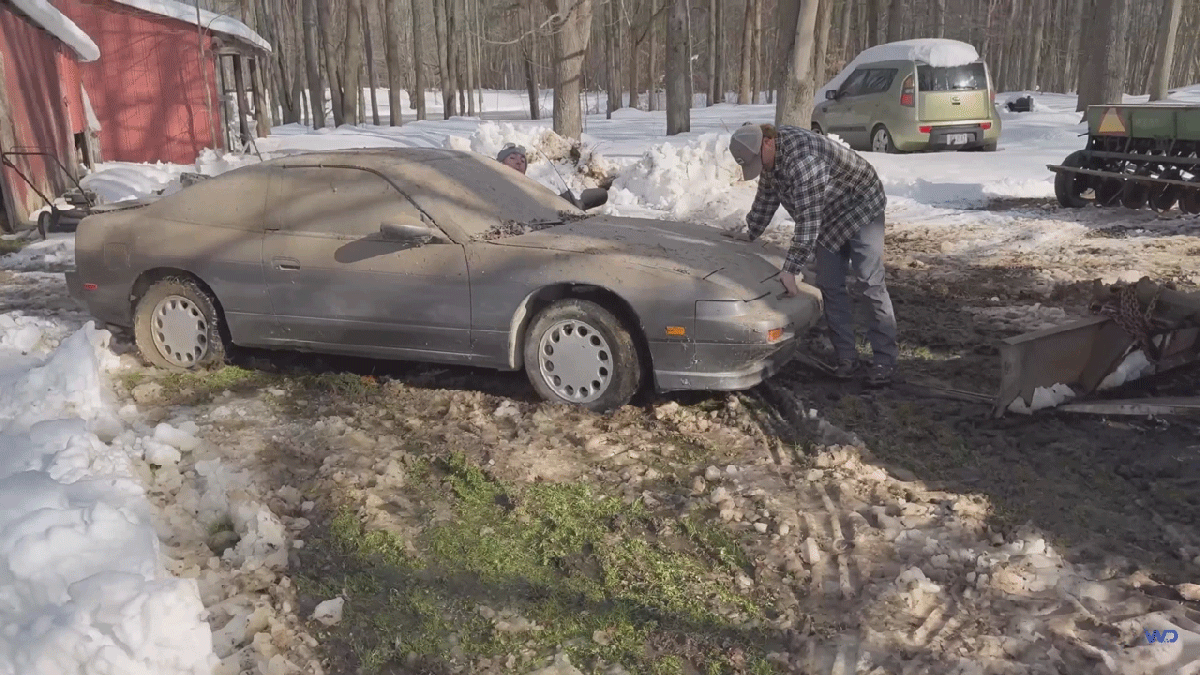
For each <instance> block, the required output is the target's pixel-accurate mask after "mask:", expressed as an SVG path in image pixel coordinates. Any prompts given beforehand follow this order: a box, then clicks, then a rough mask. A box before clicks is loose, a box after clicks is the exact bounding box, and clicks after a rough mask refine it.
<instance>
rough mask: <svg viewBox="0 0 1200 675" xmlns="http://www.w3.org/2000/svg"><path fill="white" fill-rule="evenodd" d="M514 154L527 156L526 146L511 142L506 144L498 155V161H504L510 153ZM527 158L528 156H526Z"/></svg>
mask: <svg viewBox="0 0 1200 675" xmlns="http://www.w3.org/2000/svg"><path fill="white" fill-rule="evenodd" d="M513 154H516V155H520V156H522V157H525V148H523V147H521V146H519V145H514V144H512V143H509V144H508V145H506V146H504V149H502V150H501V151H500V154H498V155H496V161H497V162H503V161H504V160H505V159H506V158H507V157H508V156H509V155H513ZM526 159H528V158H527V157H526Z"/></svg>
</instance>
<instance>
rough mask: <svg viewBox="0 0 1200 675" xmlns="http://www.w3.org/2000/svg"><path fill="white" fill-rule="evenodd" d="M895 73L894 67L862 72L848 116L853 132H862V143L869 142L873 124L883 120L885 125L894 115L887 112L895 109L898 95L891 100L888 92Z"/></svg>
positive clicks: (868, 144)
mask: <svg viewBox="0 0 1200 675" xmlns="http://www.w3.org/2000/svg"><path fill="white" fill-rule="evenodd" d="M896 73H897V69H896V68H871V69H869V70H867V71H866V72H865V73H864V74H863V78H862V81H861V82H860V83H859V86H858V89H857V91H856V92H855V95H854V99H853V100H854V103H853V105H851V107H850V111H849V114H848V118H849V119H850V124H851V125H853V127H854V129H855V134H862V136H861V137H862V140H863V143H865V144H866V145H867V146H870V144H871V132H872V131H873V130H874V127H875V124H876V123H878V122H883V123H884V125H885V126H886V125H887V123H888V122H890V121H891V120H892V118H894V117H895V115H894V114H889V111H893V110H895V109H896V107H897V105H896V104H898V103H899V97H897V98H896V99H894V100H893V99H892V98H891V96H890V94H889V93H888V92H889V91H890V90H891V88H892V82H893V80H895V79H896ZM892 126H893V127H894V126H895V125H892ZM895 132H896V130H895V129H894V128H893V129H891V133H893V134H894V133H895Z"/></svg>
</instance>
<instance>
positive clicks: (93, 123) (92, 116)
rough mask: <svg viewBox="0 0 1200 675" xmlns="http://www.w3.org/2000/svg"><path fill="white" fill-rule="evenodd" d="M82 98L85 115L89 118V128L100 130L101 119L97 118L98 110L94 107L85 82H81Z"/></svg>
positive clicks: (80, 91) (80, 92)
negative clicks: (84, 84)
mask: <svg viewBox="0 0 1200 675" xmlns="http://www.w3.org/2000/svg"><path fill="white" fill-rule="evenodd" d="M79 94H80V98H82V99H83V115H84V118H85V119H86V120H87V128H88V129H89V130H91V131H100V130H101V129H100V120H98V119H96V111H95V110H94V109H93V108H92V98H91V97H90V96H88V93H87V87H85V86H83V83H82V82H80V83H79Z"/></svg>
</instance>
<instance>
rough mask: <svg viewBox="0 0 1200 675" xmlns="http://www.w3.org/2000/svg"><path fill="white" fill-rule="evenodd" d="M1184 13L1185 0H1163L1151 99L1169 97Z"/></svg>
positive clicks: (1152, 76)
mask: <svg viewBox="0 0 1200 675" xmlns="http://www.w3.org/2000/svg"><path fill="white" fill-rule="evenodd" d="M1182 14H1183V0H1163V10H1162V18H1160V19H1159V21H1158V36H1157V39H1156V40H1155V41H1154V42H1155V46H1156V50H1155V55H1154V70H1153V72H1152V73H1151V75H1150V100H1151V101H1161V100H1163V99H1164V98H1166V97H1167V89H1168V88H1169V87H1170V86H1171V81H1170V77H1171V65H1172V62H1173V60H1174V58H1175V37H1176V35H1177V34H1178V33H1179V17H1180V16H1181V15H1182Z"/></svg>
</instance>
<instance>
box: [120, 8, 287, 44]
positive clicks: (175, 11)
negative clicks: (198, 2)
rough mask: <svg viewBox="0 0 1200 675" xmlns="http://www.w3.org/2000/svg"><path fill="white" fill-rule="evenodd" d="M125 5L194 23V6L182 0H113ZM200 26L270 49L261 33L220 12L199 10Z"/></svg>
mask: <svg viewBox="0 0 1200 675" xmlns="http://www.w3.org/2000/svg"><path fill="white" fill-rule="evenodd" d="M115 1H116V2H119V3H121V4H122V5H125V6H127V7H133V8H135V9H140V10H142V11H143V12H149V13H151V14H158V15H159V16H166V17H170V18H172V19H178V20H179V21H184V22H187V23H189V24H191V25H193V26H195V25H196V18H197V17H196V7H195V6H194V5H185V4H183V3H182V2H176V1H175V0H115ZM199 18H200V26H201V27H202V28H204V29H205V30H210V31H213V32H216V33H225V34H226V35H233V36H235V37H239V38H241V39H243V40H245V41H246V42H249V43H250V44H253V45H256V46H258V47H261V48H263V49H265V50H267V51H271V43H269V42H267V41H266V40H264V39H263V38H262V36H261V35H259V34H258V33H255V32H254V31H252V30H250V27H249V26H247V25H246V24H244V23H242V22H241V21H238V20H237V19H234V18H231V17H228V16H224V15H221V14H213V13H212V12H210V11H208V10H206V9H201V10H200V16H199Z"/></svg>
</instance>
